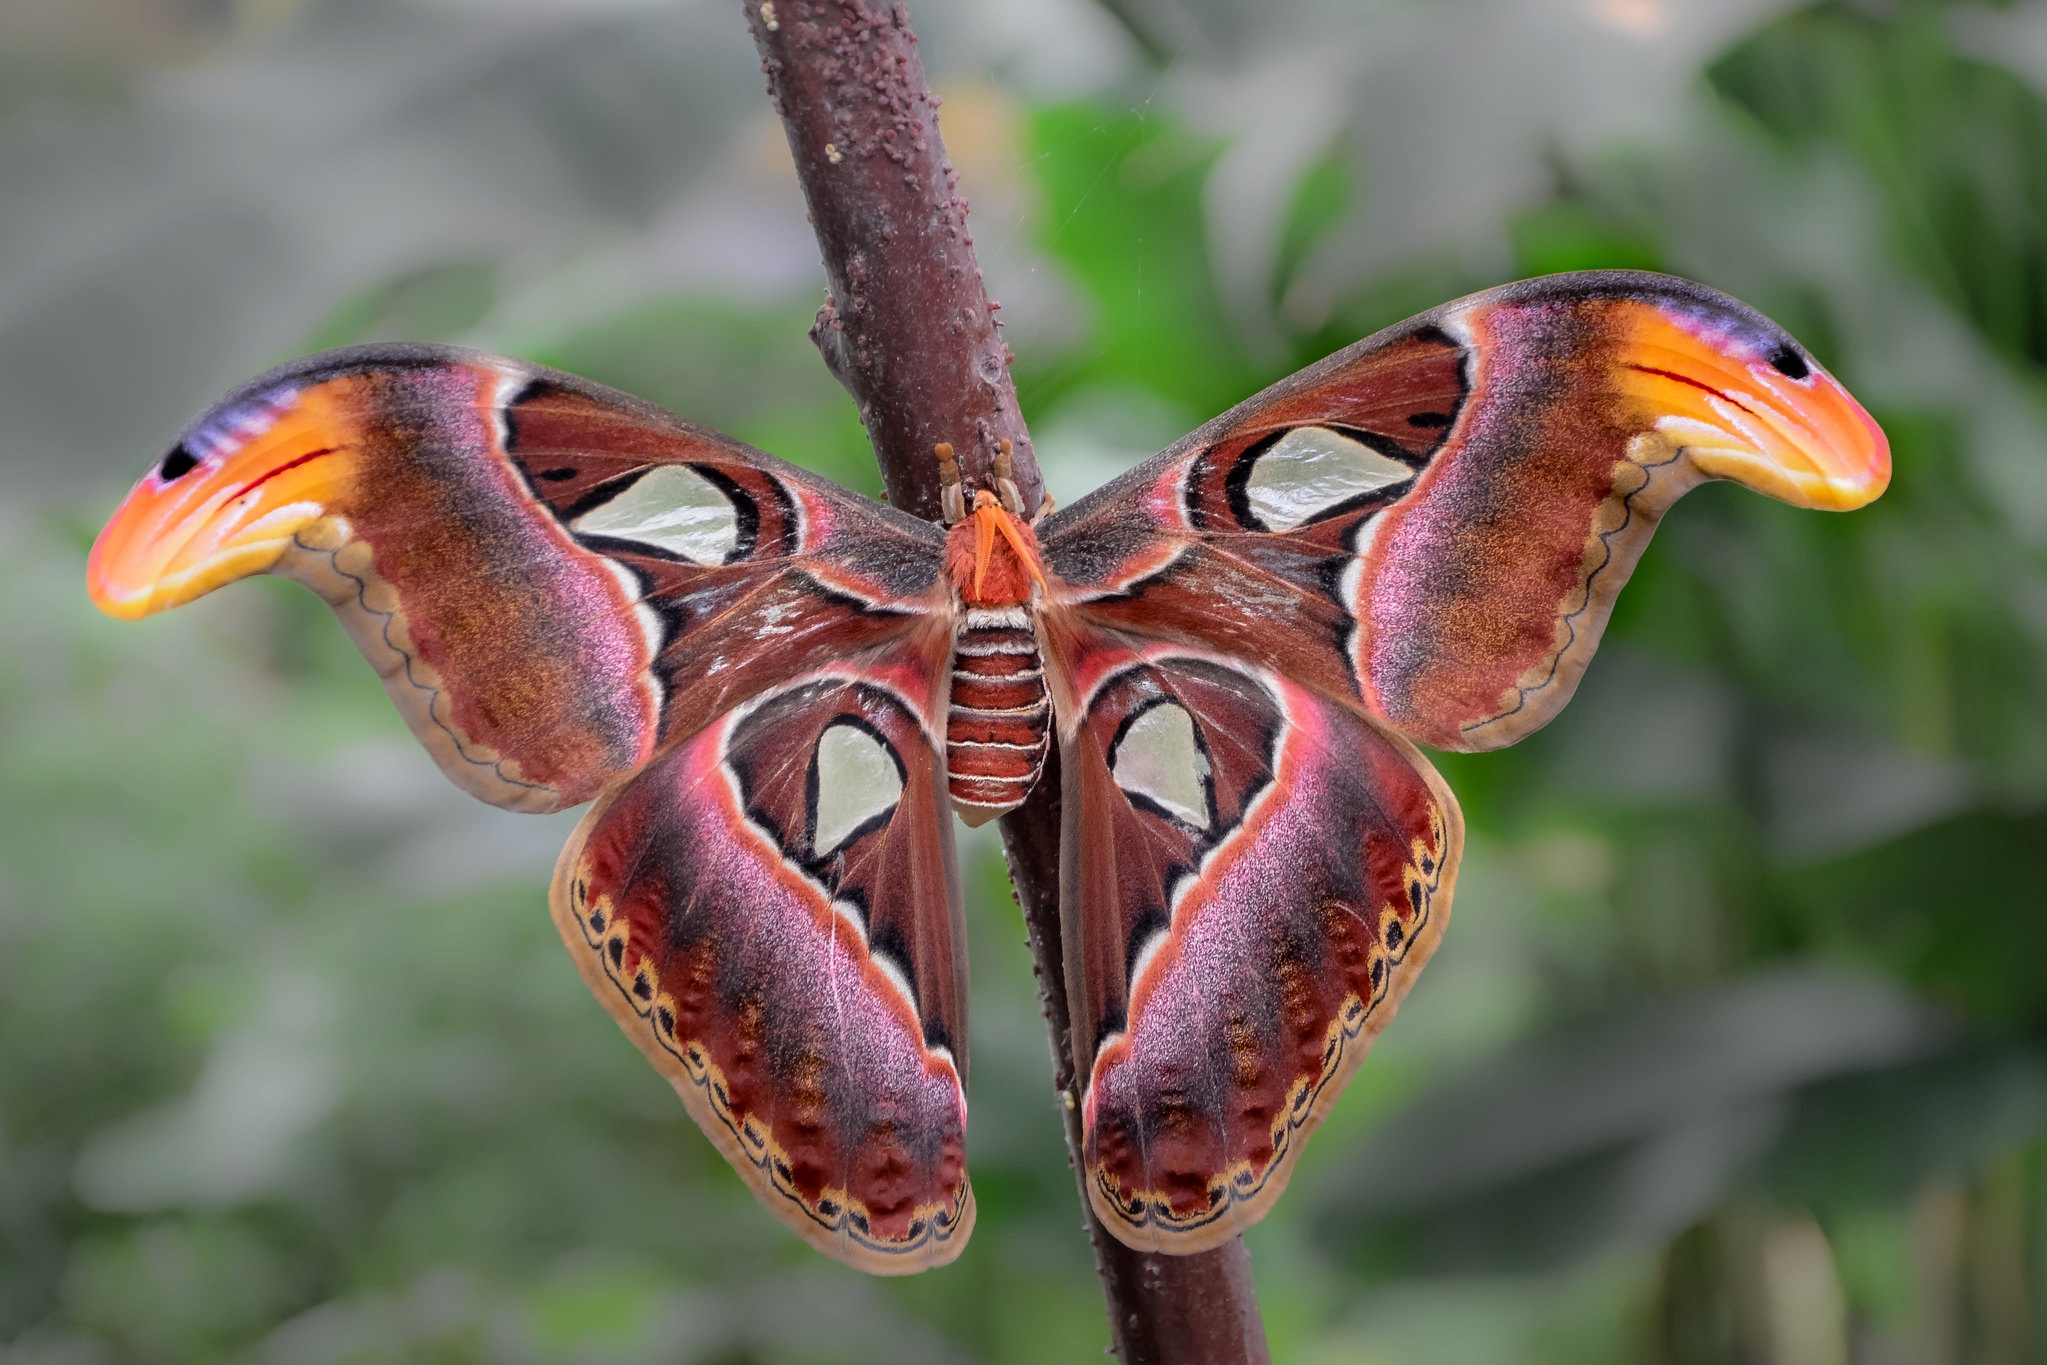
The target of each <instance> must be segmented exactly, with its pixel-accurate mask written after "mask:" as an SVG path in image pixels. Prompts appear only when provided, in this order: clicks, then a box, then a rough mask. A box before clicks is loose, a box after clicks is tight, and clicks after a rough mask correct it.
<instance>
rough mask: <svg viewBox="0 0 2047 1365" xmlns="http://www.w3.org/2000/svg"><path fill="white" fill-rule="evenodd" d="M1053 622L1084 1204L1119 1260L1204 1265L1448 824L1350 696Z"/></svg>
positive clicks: (1442, 889) (1332, 1078) (1430, 920)
mask: <svg viewBox="0 0 2047 1365" xmlns="http://www.w3.org/2000/svg"><path fill="white" fill-rule="evenodd" d="M1062 626H1063V627H1064V628H1063V629H1062ZM1049 633H1050V634H1052V635H1053V636H1054V638H1055V639H1056V640H1057V641H1058V644H1057V648H1056V651H1055V653H1056V657H1057V658H1058V659H1059V660H1060V661H1061V669H1062V673H1063V674H1064V676H1063V678H1062V679H1061V683H1060V700H1059V703H1058V704H1059V705H1060V706H1062V707H1064V708H1065V710H1064V711H1063V712H1062V715H1063V716H1066V717H1071V719H1070V720H1062V725H1061V743H1062V758H1061V762H1062V773H1063V781H1064V784H1065V791H1064V812H1065V815H1064V818H1065V829H1064V845H1063V847H1064V853H1063V857H1064V862H1063V865H1062V869H1061V873H1062V884H1061V906H1062V910H1063V912H1064V914H1065V917H1066V919H1065V926H1066V935H1065V942H1066V951H1067V964H1066V966H1067V977H1068V985H1069V992H1070V995H1071V997H1072V1000H1073V1008H1074V1048H1075V1055H1076V1063H1077V1065H1078V1067H1079V1073H1080V1075H1081V1077H1082V1078H1083V1085H1084V1093H1083V1094H1082V1096H1081V1097H1080V1099H1081V1103H1082V1106H1083V1118H1084V1129H1085V1144H1086V1145H1085V1153H1084V1159H1085V1162H1086V1176H1087V1187H1088V1192H1089V1198H1090V1200H1091V1202H1092V1203H1093V1205H1094V1208H1095V1210H1096V1213H1097V1214H1098V1216H1100V1218H1101V1219H1102V1221H1103V1223H1104V1224H1105V1225H1106V1226H1108V1227H1109V1228H1110V1229H1111V1230H1112V1231H1113V1232H1114V1233H1115V1235H1116V1236H1117V1237H1118V1238H1120V1239H1121V1240H1123V1241H1124V1242H1126V1243H1128V1244H1130V1245H1132V1246H1134V1247H1138V1248H1140V1249H1149V1250H1163V1251H1170V1252H1175V1253H1187V1252H1195V1251H1201V1250H1204V1249H1207V1248H1209V1247H1212V1246H1214V1245H1217V1244H1218V1243H1220V1242H1222V1241H1223V1240H1225V1239H1227V1238H1229V1237H1231V1236H1234V1235H1235V1234H1236V1233H1238V1232H1240V1231H1241V1230H1242V1229H1243V1228H1244V1227H1246V1226H1248V1225H1249V1224H1251V1223H1253V1222H1255V1221H1257V1219H1259V1218H1260V1217H1262V1216H1263V1215H1264V1213H1265V1211H1266V1210H1267V1209H1268V1208H1269V1207H1270V1206H1271V1204H1272V1201H1273V1200H1274V1199H1276V1198H1277V1197H1278V1196H1279V1193H1280V1191H1281V1190H1282V1189H1283V1188H1284V1186H1285V1184H1286V1181H1287V1178H1288V1176H1289V1174H1290V1173H1291V1171H1292V1169H1293V1163H1294V1161H1295V1159H1296V1158H1297V1157H1298V1155H1299V1153H1300V1150H1301V1147H1302V1144H1303V1143H1304V1142H1305V1141H1306V1140H1307V1137H1308V1135H1309V1134H1310V1133H1311V1132H1312V1131H1313V1129H1314V1127H1315V1125H1316V1124H1317V1123H1318V1122H1320V1120H1321V1118H1322V1116H1323V1114H1324V1113H1325V1112H1326V1111H1327V1109H1328V1107H1329V1105H1330V1104H1331V1103H1333V1102H1334V1100H1335V1098H1336V1096H1337V1095H1338V1093H1339V1092H1340V1091H1341V1090H1342V1088H1343V1086H1344V1084H1345V1082H1346V1081H1347V1080H1348V1079H1349V1077H1350V1075H1351V1073H1352V1072H1353V1071H1354V1070H1355V1069H1356V1067H1357V1065H1358V1063H1359V1061H1360V1060H1361V1059H1362V1058H1363V1056H1364V1053H1365V1051H1366V1049H1367V1047H1368V1046H1369V1045H1370V1042H1371V1040H1372V1039H1373V1038H1374V1037H1375V1036H1376V1035H1377V1034H1378V1032H1379V1031H1380V1030H1381V1029H1382V1028H1384V1027H1385V1025H1386V1023H1387V1022H1388V1021H1389V1020H1390V1019H1391V1017H1392V1015H1393V1012H1394V1010H1395V1009H1396V1008H1397V1006H1398V1005H1399V1002H1400V999H1401V997H1402V996H1403V995H1404V994H1405V993H1406V991H1407V988H1408V986H1409V984H1411V982H1412V981H1413V979H1414V977H1415V975H1416V974H1417V973H1418V972H1419V971H1420V969H1421V966H1422V964H1423V963H1425V962H1426V961H1427V959H1428V957H1429V955H1430V954H1431V953H1432V952H1433V951H1434V950H1435V945H1436V942H1437V939H1438V937H1439V936H1440V934H1441V933H1442V929H1443V924H1444V922H1445V921H1446V920H1447V918H1448V916H1449V910H1450V894H1451V888H1452V885H1453V884H1454V881H1455V877H1456V866H1457V859H1458V855H1459V851H1460V849H1461V846H1462V837H1463V833H1462V831H1463V825H1462V820H1461V817H1460V815H1459V813H1458V809H1457V804H1456V801H1455V799H1454V798H1453V797H1452V796H1451V794H1450V792H1449V789H1448V788H1447V787H1446V786H1445V785H1444V784H1443V783H1442V781H1441V780H1440V779H1439V778H1438V777H1437V776H1436V774H1435V773H1434V772H1433V770H1431V769H1430V767H1429V766H1428V764H1427V762H1426V761H1425V760H1423V759H1422V758H1421V757H1420V755H1419V754H1417V753H1416V752H1415V750H1414V749H1413V748H1412V746H1410V745H1408V744H1407V743H1406V742H1405V741H1403V740H1401V739H1399V738H1398V737H1396V736H1393V735H1390V734H1387V733H1386V732H1384V731H1382V730H1380V729H1379V728H1378V727H1376V726H1374V725H1372V724H1371V723H1370V722H1368V721H1366V720H1365V719H1363V718H1362V717H1361V716H1360V715H1359V714H1358V713H1357V711H1356V710H1355V709H1354V708H1353V707H1351V706H1348V705H1346V704H1344V703H1341V702H1338V701H1335V700H1332V699H1331V698H1329V697H1328V696H1326V695H1324V694H1321V693H1319V692H1317V691H1315V690H1313V689H1311V688H1306V687H1303V686H1301V685H1299V684H1297V683H1294V682H1291V681H1288V680H1286V679H1284V678H1282V677H1280V676H1278V675H1277V674H1274V673H1272V672H1270V671H1268V670H1265V669H1261V668H1258V667H1255V666H1250V665H1246V664H1244V663H1242V662H1240V661H1237V660H1233V659H1230V658H1227V657H1225V656H1220V655H1216V654H1213V653H1211V652H1207V651H1198V650H1189V649H1186V648H1184V647H1179V646H1173V645H1165V644H1156V643H1154V644H1131V643H1128V642H1126V641H1123V640H1120V639H1119V638H1117V637H1114V636H1111V635H1108V634H1105V633H1093V632H1089V631H1087V630H1086V629H1085V628H1081V627H1077V626H1075V625H1074V623H1072V622H1071V621H1070V620H1068V621H1066V622H1063V623H1062V622H1060V621H1058V620H1056V619H1055V621H1054V622H1053V623H1052V626H1051V628H1050V632H1049Z"/></svg>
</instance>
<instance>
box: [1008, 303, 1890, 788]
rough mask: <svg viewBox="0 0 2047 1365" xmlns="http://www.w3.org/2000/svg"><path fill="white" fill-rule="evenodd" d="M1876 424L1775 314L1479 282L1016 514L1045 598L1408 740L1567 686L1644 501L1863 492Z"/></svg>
mask: <svg viewBox="0 0 2047 1365" xmlns="http://www.w3.org/2000/svg"><path fill="white" fill-rule="evenodd" d="M1889 474H1890V459H1889V452H1888V447H1887V446H1886V444H1885V442H1884V438H1883V433H1882V432H1881V431H1880V430H1879V429H1878V428H1877V427H1876V424H1875V423H1874V422H1872V421H1871V420H1870V419H1869V417H1868V415H1867V414H1866V413H1864V412H1863V410H1862V409H1861V408H1860V407H1859V406H1858V405H1857V404H1856V403H1855V401H1854V399H1852V398H1850V397H1849V396H1848V395H1847V393H1846V392H1845V391H1843V390H1842V389H1841V387H1840V386H1839V385H1838V384H1836V383H1835V382H1834V381H1833V379H1832V378H1830V377H1829V376H1828V375H1827V374H1826V373H1825V372H1824V371H1822V370H1821V369H1820V368H1819V367H1818V365H1817V364H1815V363H1814V362H1813V361H1812V359H1811V357H1809V356H1808V355H1806V353H1805V352H1804V351H1803V350H1801V349H1800V348H1799V346H1798V344H1797V343H1796V342H1795V341H1793V340H1792V339H1791V338H1790V337H1789V336H1788V335H1787V334H1785V333H1784V331H1783V330H1782V329H1781V328H1778V327H1777V326H1776V325H1775V324H1773V323H1771V322H1770V321H1769V320H1768V319H1766V318H1764V317H1762V316H1761V315H1760V314H1758V313H1756V312H1755V311H1754V310H1752V309H1750V308H1748V307H1746V306H1745V305H1743V304H1740V303H1737V302H1736V301H1735V300H1733V299H1730V298H1728V297H1726V296H1725V295H1722V294H1718V293H1715V292H1714V291H1712V290H1710V289H1706V288H1704V287H1703V286H1700V285H1695V284H1690V283H1688V282H1686V281H1682V280H1674V279H1671V278H1669V277H1666V276H1661V275H1645V274H1639V273H1633V272H1620V271H1602V272H1590V273H1586V274H1581V275H1560V276H1552V277H1549V278H1547V279H1540V280H1530V281H1526V282H1524V283H1521V284H1516V285H1509V286H1506V287H1504V288H1501V289H1495V290H1489V291H1487V292H1486V293H1483V294H1476V295H1473V296H1471V297H1470V298H1467V299H1462V300H1459V301H1458V302H1456V303H1451V304H1447V305H1445V306H1444V307H1442V308H1438V309H1435V310H1433V311H1432V312H1429V313H1425V314H1423V315H1422V316H1420V317H1418V318H1415V319H1412V320H1411V321H1409V322H1405V323H1402V324H1400V325H1399V326H1397V327H1393V328H1390V329H1388V330H1387V331H1385V332H1382V333H1381V334H1379V335H1378V336H1375V337H1372V338H1369V339H1367V340H1365V341H1362V342H1359V343H1358V344H1357V345H1356V346H1353V347H1351V348H1350V349H1348V350H1345V351H1342V352H1339V353H1338V354H1336V355H1333V356H1331V357H1329V358H1328V359H1327V360H1325V361H1323V362H1321V363H1320V364H1318V365H1315V366H1312V367H1310V368H1309V369H1307V370H1304V371H1302V372H1301V373H1299V374H1297V375H1295V376H1293V377H1292V378H1291V379H1288V380H1285V381H1284V382H1282V383H1280V384H1278V385H1276V386H1274V387H1273V388H1271V389H1268V390H1267V391H1266V392H1264V393H1262V394H1259V395H1258V396H1256V397H1255V398H1252V399H1250V400H1249V401H1248V402H1245V403H1244V404H1242V405H1240V406H1239V407H1237V408H1235V409H1233V410H1232V411H1230V412H1229V413H1226V414H1225V415H1224V416H1222V417H1221V418H1218V419H1217V420H1216V421H1214V422H1212V423H1210V424H1209V425H1208V426H1206V427H1203V428H1202V429H1201V430H1200V431H1197V432H1195V433H1194V434H1193V435H1192V436H1190V437H1188V438H1187V440H1185V441H1183V442H1181V443H1180V444H1179V445H1177V446H1175V447H1173V448H1172V449H1171V450H1168V451H1166V452H1165V453H1164V454H1162V455H1160V456H1158V457H1157V458H1156V459H1154V460H1152V461H1150V462H1148V463H1147V464H1145V465H1143V466H1142V467H1140V468H1139V469H1137V470H1134V471H1132V472H1131V473H1130V474H1128V475H1126V476H1124V477H1123V478H1122V479H1119V480H1117V481H1116V482H1115V483H1112V484H1110V485H1109V486H1108V487H1106V488H1104V489H1102V490H1100V491H1099V492H1097V493H1095V494H1093V495H1091V496H1090V497H1088V498H1086V499H1084V500H1082V501H1081V502H1079V503H1076V504H1074V505H1073V506H1072V507H1070V508H1066V509H1062V510H1061V511H1059V512H1057V513H1055V514H1054V515H1053V516H1051V517H1050V518H1048V519H1047V520H1046V522H1045V524H1044V525H1043V526H1042V527H1041V528H1040V539H1041V540H1042V542H1043V545H1044V549H1045V555H1046V559H1047V561H1048V563H1049V564H1050V566H1051V567H1052V569H1053V570H1054V571H1055V572H1056V574H1057V575H1058V579H1057V581H1055V584H1054V594H1053V596H1054V600H1055V601H1056V602H1058V603H1060V604H1061V605H1064V606H1067V607H1070V608H1072V609H1074V610H1076V611H1077V612H1079V613H1080V614H1081V615H1083V616H1084V617H1085V618H1086V619H1087V620H1088V621H1090V622H1092V623H1095V624H1097V625H1101V626H1113V627H1116V628H1119V629H1125V630H1130V631H1135V632H1138V633H1141V634H1143V635H1145V636H1149V637H1164V638H1173V639H1181V640H1187V641H1194V642H1200V643H1203V644H1206V645H1209V646H1211V647H1214V648H1217V649H1220V650H1224V651H1227V652H1229V653H1231V654H1233V655H1236V656H1239V657H1242V658H1244V659H1248V660H1255V661H1257V662H1259V663H1262V664H1264V665H1266V666H1268V667H1271V668H1273V669H1275V670H1277V671H1279V672H1281V673H1283V674H1285V675H1286V676H1287V677H1290V678H1292V679H1294V680H1296V681H1299V682H1305V683H1308V684H1310V685H1312V686H1315V687H1318V688H1320V689H1322V690H1324V691H1326V692H1329V693H1331V694H1333V695H1337V696H1346V697H1351V698H1356V699H1358V700H1359V701H1361V702H1362V703H1363V704H1364V705H1365V707H1366V708H1367V709H1368V710H1369V711H1370V712H1371V713H1372V714H1374V715H1376V716H1379V717H1381V718H1383V719H1385V720H1386V721H1387V722H1389V723H1390V724H1391V725H1393V726H1394V728H1396V729H1397V730H1399V731H1400V732H1401V733H1402V734H1404V735H1406V736H1407V737H1409V738H1410V739H1414V740H1418V741H1420V742H1422V743H1426V744H1433V745H1436V746H1439V747H1442V748H1450V749H1489V748H1495V747H1497V746H1499V745H1503V744H1509V743H1512V742H1513V741H1514V740H1516V739H1518V738H1520V737H1521V736H1522V735H1524V734H1526V733H1528V732H1529V731H1530V730H1533V729H1535V728H1537V727H1538V726H1540V725H1542V724H1543V723H1545V722H1546V721H1547V720H1548V719H1549V718H1550V717H1551V716H1552V715H1554V714H1555V713H1556V711H1557V709H1558V708H1559V707H1561V706H1562V705H1563V704H1564V702H1565V701H1567V700H1568V699H1569V697H1570V694H1571V692H1572V690H1573V689H1574V688H1575V687H1576V685H1577V681H1578V677H1579V675H1580V674H1581V673H1582V672H1583V671H1584V668H1585V665H1586V663H1587V662H1588V661H1589V660H1590V659H1591V656H1592V651H1593V649H1594V648H1595V647H1596V645H1597V643H1598V640H1599V635H1600V632H1601V631H1602V629H1603V628H1604V627H1605V624H1606V619H1607V616H1608V614H1609V612H1610V610H1611V608H1612V604H1613V600H1614V596H1615V594H1616V593H1618V592H1619V591H1620V588H1621V585H1622V584H1623V583H1624V582H1625V581H1626V579H1627V576H1628V574H1629V572H1630V571H1631V570H1632V569H1633V567H1634V564H1635V561H1636V560H1637V558H1639V557H1640V555H1641V552H1642V549H1643V547H1644V546H1645V545H1646V544H1647V542H1648V539H1649V535H1650V533H1651V531H1653V530H1654V528H1655V525H1656V522H1657V520H1658V519H1659V518H1660V517H1661V515H1662V513H1663V511H1664V510H1665V509H1666V508H1667V507H1668V506H1669V505H1670V503H1671V502H1672V501H1674V500H1675V499H1676V498H1677V497H1678V496H1679V495H1680V494H1681V493H1683V492H1684V491H1685V490H1686V489H1688V488H1690V487H1692V486H1693V485H1695V484H1697V483H1698V482H1699V481H1700V480H1702V479H1706V478H1726V479H1733V480H1735V481H1737V482H1740V483H1743V484H1746V485H1748V486H1749V487H1751V488H1756V489H1759V490H1760V491H1762V492H1765V493H1769V494H1771V495H1772V496H1774V497H1778V498H1781V499H1784V500H1786V501H1789V502H1793V503H1797V504H1800V505H1803V506H1813V507H1825V508H1835V509H1840V508H1848V507H1855V506H1859V505H1861V504H1862V503H1864V502H1867V501H1868V500H1869V499H1871V498H1873V497H1875V496H1876V495H1877V493H1879V492H1881V491H1882V489H1883V487H1884V485H1885V483H1886V482H1887V481H1888V479H1889Z"/></svg>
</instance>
